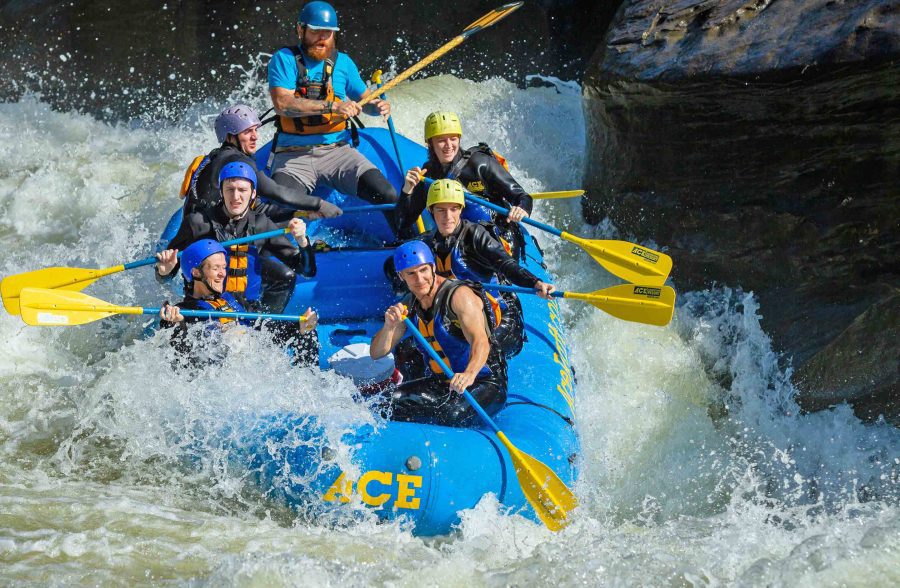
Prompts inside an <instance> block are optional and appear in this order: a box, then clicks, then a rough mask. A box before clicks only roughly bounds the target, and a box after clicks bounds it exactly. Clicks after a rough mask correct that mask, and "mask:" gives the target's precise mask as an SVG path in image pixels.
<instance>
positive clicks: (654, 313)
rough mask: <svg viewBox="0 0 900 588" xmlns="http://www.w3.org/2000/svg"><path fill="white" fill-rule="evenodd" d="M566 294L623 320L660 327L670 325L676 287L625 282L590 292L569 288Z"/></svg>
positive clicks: (565, 296) (567, 296)
mask: <svg viewBox="0 0 900 588" xmlns="http://www.w3.org/2000/svg"><path fill="white" fill-rule="evenodd" d="M563 298H574V299H575V300H584V301H585V302H589V303H591V304H593V305H594V306H596V307H597V308H599V309H600V310H602V311H603V312H606V313H609V314H611V315H612V316H614V317H616V318H619V319H622V320H626V321H632V322H635V323H645V324H648V325H657V326H660V327H664V326H665V325H668V324H669V322H670V321H671V320H672V314H673V313H674V312H675V290H673V289H672V288H670V287H669V286H635V285H634V284H622V285H619V286H613V287H611V288H605V289H603V290H597V291H595V292H591V293H590V294H583V293H580V292H566V293H565V295H564V296H563Z"/></svg>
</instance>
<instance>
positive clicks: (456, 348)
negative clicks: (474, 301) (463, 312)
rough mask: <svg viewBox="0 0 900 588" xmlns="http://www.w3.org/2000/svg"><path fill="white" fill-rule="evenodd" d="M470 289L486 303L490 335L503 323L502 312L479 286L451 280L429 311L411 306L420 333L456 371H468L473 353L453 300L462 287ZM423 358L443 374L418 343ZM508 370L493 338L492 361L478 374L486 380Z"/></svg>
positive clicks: (415, 301) (440, 290)
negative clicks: (454, 294) (452, 304)
mask: <svg viewBox="0 0 900 588" xmlns="http://www.w3.org/2000/svg"><path fill="white" fill-rule="evenodd" d="M463 285H465V286H468V287H469V288H471V289H472V290H474V291H475V292H476V293H477V294H478V295H479V296H480V297H481V300H482V302H483V304H484V317H485V321H486V322H487V325H488V336H489V337H490V334H491V332H493V330H494V329H495V328H496V327H497V326H498V325H499V324H500V309H499V307H497V306H496V301H494V302H492V301H490V300H489V299H488V298H487V296H486V294H485V292H484V290H483V289H482V288H481V286H480V285H479V284H477V283H473V282H461V281H458V280H447V281H445V282H444V283H443V284H441V285H440V287H439V288H438V292H437V295H436V296H435V298H434V304H433V305H432V306H431V308H429V309H428V310H424V309H422V308H421V306H420V305H419V303H418V300H416V299H415V298H413V301H412V304H410V315H412V317H415V322H416V327H417V328H418V329H419V332H420V333H422V335H423V336H424V337H425V340H426V341H428V344H429V345H430V346H431V348H432V349H433V350H434V351H436V352H437V355H438V357H440V358H441V359H442V360H443V361H444V363H446V364H447V365H449V366H450V369H452V370H453V371H454V372H457V373H458V372H462V371H465V369H466V366H467V365H468V363H469V353H470V351H471V348H470V346H469V342H468V341H467V340H466V337H465V335H464V334H463V332H462V328H461V327H460V323H459V318H458V317H457V316H456V313H454V312H453V309H452V307H451V306H450V299H451V298H452V296H453V293H454V292H455V291H456V289H457V288H459V287H460V286H463ZM416 344H417V345H418V346H419V351H420V352H421V353H422V357H423V358H424V360H425V361H426V362H427V363H428V366H429V368H431V371H432V372H433V373H435V374H440V373H442V370H441V368H440V365H439V364H438V363H437V362H436V361H435V360H433V359H432V358H431V355H430V354H429V353H428V351H427V350H426V349H422V348H421V343H418V341H417V343H416ZM503 369H505V366H504V365H503V355H502V352H501V351H500V349H499V346H498V345H497V343H496V341H494V340H493V338H492V339H491V351H490V353H489V355H488V359H487V361H486V362H485V364H484V366H482V368H481V370H479V372H478V377H486V376H491V375H499V372H500V371H501V370H503Z"/></svg>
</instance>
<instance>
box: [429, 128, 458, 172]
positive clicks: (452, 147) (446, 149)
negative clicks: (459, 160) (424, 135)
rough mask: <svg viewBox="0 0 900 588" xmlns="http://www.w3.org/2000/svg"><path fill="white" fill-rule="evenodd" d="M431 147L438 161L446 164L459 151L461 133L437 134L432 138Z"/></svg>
mask: <svg viewBox="0 0 900 588" xmlns="http://www.w3.org/2000/svg"><path fill="white" fill-rule="evenodd" d="M431 148H432V149H434V154H435V155H436V156H437V159H438V161H439V162H441V163H442V164H444V165H446V164H448V163H450V162H451V161H453V158H454V157H456V154H457V153H459V135H435V136H434V137H432V138H431Z"/></svg>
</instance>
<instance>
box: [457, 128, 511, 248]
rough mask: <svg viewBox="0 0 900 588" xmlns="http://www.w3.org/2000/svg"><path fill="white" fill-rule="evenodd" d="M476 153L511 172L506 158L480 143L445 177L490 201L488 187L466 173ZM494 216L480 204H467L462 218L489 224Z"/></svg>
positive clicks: (458, 160) (470, 148)
mask: <svg viewBox="0 0 900 588" xmlns="http://www.w3.org/2000/svg"><path fill="white" fill-rule="evenodd" d="M474 153H483V154H485V155H488V156H490V157H493V158H494V159H496V160H497V161H498V162H499V163H500V165H502V166H503V168H504V169H505V170H506V171H509V164H508V163H507V161H506V158H504V157H503V156H501V155H499V154H498V153H497V152H495V151H494V150H492V149H491V148H490V147H488V145H487V143H479V144H478V145H475V146H474V147H469V148H468V149H464V150H462V151H461V152H460V157H459V159H457V160H456V161H455V162H454V163H453V165H451V166H450V169H448V170H447V175H446V176H444V177H446V178H447V179H450V180H457V181H459V182H460V183H461V184H462V185H463V187H464V188H465V189H466V191H468V192H471V193H472V194H475V195H476V196H481V197H483V198H486V199H489V198H488V195H487V186H485V185H484V182H483V181H481V178H480V177H479V176H478V175H477V174H474V173H472V172H470V173H468V174H467V173H465V169H466V166H467V165H468V164H469V160H470V159H471V157H472V155H473V154H474ZM494 214H496V213H494V212H493V211H491V210H490V209H488V208H486V207H484V206H482V205H480V204H476V203H474V202H467V203H466V207H465V208H464V209H463V211H462V218H464V219H466V220H468V221H472V222H473V223H489V222H491V221H492V220H493V215H494ZM508 245H509V244H508V243H506V244H505V247H507V248H508Z"/></svg>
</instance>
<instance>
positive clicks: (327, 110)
mask: <svg viewBox="0 0 900 588" xmlns="http://www.w3.org/2000/svg"><path fill="white" fill-rule="evenodd" d="M332 112H334V102H332V101H331V100H326V101H325V106H324V108H323V109H322V114H331V113H332Z"/></svg>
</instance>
